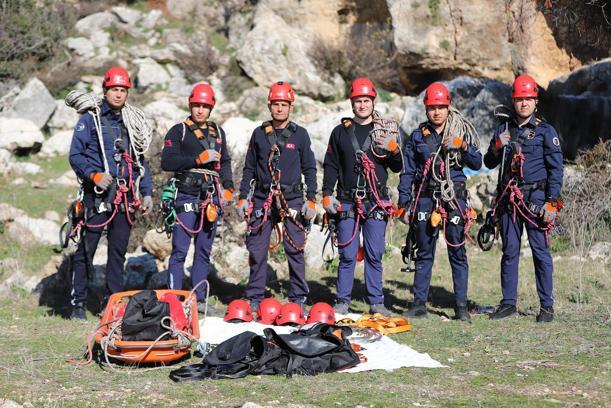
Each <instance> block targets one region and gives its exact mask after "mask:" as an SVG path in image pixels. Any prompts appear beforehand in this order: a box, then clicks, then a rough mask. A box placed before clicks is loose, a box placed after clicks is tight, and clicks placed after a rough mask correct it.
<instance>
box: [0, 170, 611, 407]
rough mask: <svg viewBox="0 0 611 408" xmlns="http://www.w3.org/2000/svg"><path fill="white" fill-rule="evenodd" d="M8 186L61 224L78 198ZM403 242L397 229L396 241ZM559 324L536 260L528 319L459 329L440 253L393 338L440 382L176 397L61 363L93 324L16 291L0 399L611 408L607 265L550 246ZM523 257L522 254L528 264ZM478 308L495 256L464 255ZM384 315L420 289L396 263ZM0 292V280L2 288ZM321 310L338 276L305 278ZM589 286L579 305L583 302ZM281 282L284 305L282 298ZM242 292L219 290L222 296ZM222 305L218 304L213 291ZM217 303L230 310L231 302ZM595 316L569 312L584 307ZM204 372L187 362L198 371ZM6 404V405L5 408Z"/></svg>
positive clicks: (133, 373)
mask: <svg viewBox="0 0 611 408" xmlns="http://www.w3.org/2000/svg"><path fill="white" fill-rule="evenodd" d="M63 163H64V164H62V163H61V161H60V160H54V159H52V160H40V161H38V164H41V166H43V169H44V170H45V175H40V176H32V177H30V178H28V180H30V181H32V180H33V181H39V182H41V183H43V185H44V181H45V180H44V179H45V177H49V178H52V177H57V176H58V175H60V174H62V173H63V172H64V171H65V170H66V167H65V162H63ZM8 183H9V180H6V179H4V180H0V191H2V193H1V197H0V198H1V199H0V202H8V203H10V204H11V205H14V206H16V207H19V208H21V209H23V210H25V211H26V212H28V214H30V215H33V216H40V215H41V214H42V213H44V211H45V210H47V209H54V210H56V211H58V212H60V213H61V211H62V209H63V207H64V205H65V198H66V197H67V196H68V194H70V193H73V191H72V189H66V191H64V190H61V189H55V188H43V189H38V190H36V191H37V192H38V193H37V194H34V196H33V198H32V197H30V198H28V197H29V196H28V195H27V194H30V193H31V192H30V190H29V189H26V188H23V191H21V190H20V189H21V187H16V188H13V187H10V185H9V184H8ZM403 233H404V231H403V229H402V226H395V227H394V230H393V234H392V241H393V242H394V244H395V245H400V243H401V241H402V238H401V235H402V234H403ZM554 248H557V249H558V251H560V252H557V253H555V256H556V259H555V268H556V270H555V285H556V288H555V297H556V307H555V308H556V311H557V316H556V320H555V321H554V322H553V323H551V324H546V325H540V324H537V323H535V321H534V319H535V314H536V312H537V310H538V299H537V297H536V291H535V288H534V273H533V265H532V258H530V257H528V256H525V257H523V258H522V260H521V264H520V271H521V276H520V286H519V291H520V300H519V306H520V311H521V312H522V315H521V316H520V317H518V318H512V319H508V320H504V321H499V322H492V321H490V320H488V319H487V318H486V317H485V316H481V315H480V316H475V317H474V319H473V323H472V324H464V323H459V322H456V321H454V320H451V319H448V317H451V316H452V315H453V311H452V303H453V295H452V284H451V282H452V281H451V275H450V269H449V264H448V261H447V256H446V254H445V249H443V248H438V252H437V254H438V259H437V261H436V264H435V268H434V276H433V280H432V290H431V302H430V311H431V312H432V313H431V316H430V318H429V319H426V320H415V321H413V322H412V324H413V331H412V332H410V333H407V334H400V335H396V336H394V338H395V339H396V340H397V341H399V342H401V343H405V344H407V345H409V346H411V347H413V348H414V349H416V350H417V351H420V352H426V353H429V354H430V355H431V356H432V357H433V358H435V359H437V360H439V361H440V362H442V363H443V364H445V365H447V368H443V369H422V368H405V369H401V370H396V371H394V372H383V371H373V372H366V373H359V374H325V375H320V376H317V377H293V378H292V379H290V380H287V379H286V378H284V377H280V376H274V377H272V376H261V377H248V378H245V379H241V380H222V381H206V382H197V383H181V384H175V383H173V382H172V381H170V380H169V379H168V372H169V369H168V368H160V369H155V370H142V369H141V370H122V371H120V372H112V371H106V370H103V369H102V368H100V367H98V366H96V365H93V364H92V365H90V366H87V367H75V366H73V365H71V364H69V363H67V362H66V361H65V359H66V358H67V357H71V356H78V355H79V354H80V351H81V350H82V346H83V344H84V342H85V338H86V336H87V334H88V333H89V332H90V331H91V330H92V329H93V328H94V326H95V324H96V322H97V318H95V317H93V316H91V315H90V316H89V321H88V322H87V323H77V322H72V321H68V320H65V319H62V318H61V317H59V316H53V315H51V314H50V313H49V311H48V310H47V309H46V308H43V307H39V306H38V299H37V297H36V296H35V295H30V294H27V293H26V292H25V291H24V290H22V289H20V288H14V290H13V292H12V293H9V294H4V295H0V333H1V334H0V399H1V398H9V399H12V400H15V401H17V402H19V403H22V404H24V403H25V404H26V405H27V406H51V407H54V406H78V407H80V406H184V405H189V406H191V405H193V406H239V405H241V404H243V403H244V402H246V401H253V402H257V403H259V404H262V405H272V406H287V405H291V404H293V406H324V407H328V406H333V407H334V406H357V405H359V406H364V407H389V406H390V407H393V406H397V407H399V406H476V405H481V406H495V407H497V406H517V405H527V406H564V405H580V406H605V405H606V406H610V405H611V404H610V403H609V401H610V400H611V381H610V379H611V376H610V375H609V370H610V369H611V359H610V356H611V352H610V349H609V348H610V343H609V334H610V330H609V328H610V321H611V312H610V309H609V293H610V288H611V277H610V275H609V265H604V264H602V263H596V262H592V261H587V262H582V261H580V260H576V259H573V258H571V256H570V254H569V253H568V252H567V248H566V246H562V245H555V246H554ZM527 252H528V251H527ZM51 255H53V253H52V251H51V248H50V247H40V248H38V247H30V248H21V247H19V246H17V245H15V244H14V243H12V242H11V241H10V240H8V238H7V237H6V236H5V234H2V233H1V231H0V259H3V258H6V257H18V258H19V259H21V260H22V262H23V263H25V265H26V267H27V269H28V270H30V271H31V273H36V271H38V270H40V266H41V265H44V263H45V262H46V260H47V259H48V258H49V257H50V256H51ZM469 257H470V258H469V259H470V270H471V276H470V285H469V290H470V299H471V300H472V301H473V302H475V303H478V304H481V305H495V304H496V303H497V302H498V301H499V299H500V288H499V276H498V275H499V272H498V269H499V267H498V264H499V260H500V253H499V251H498V249H496V248H495V249H493V250H492V251H490V252H488V253H482V252H481V251H479V250H477V249H476V248H474V247H472V246H470V247H469ZM384 262H385V288H386V290H387V293H386V303H387V305H388V306H392V308H393V309H394V311H396V312H401V311H403V310H404V309H405V308H406V307H407V304H408V303H407V302H408V300H411V298H412V296H411V293H410V289H411V281H412V279H413V278H412V275H409V274H405V273H402V272H400V271H399V269H400V266H401V260H400V257H398V256H392V255H390V254H388V255H387V256H386V257H385V261H384ZM0 278H1V277H0ZM309 279H310V284H311V288H312V298H313V300H314V301H318V300H325V301H332V297H333V292H334V288H335V279H334V271H330V272H325V273H322V274H310V277H309ZM579 282H581V296H579V292H580V291H579V289H578V287H579ZM284 288H286V282H281V285H280V289H279V291H278V292H279V293H280V294H282V293H284ZM239 289H240V288H239V287H236V286H232V285H225V286H224V290H231V291H237V290H239ZM213 292H214V291H213ZM215 295H216V297H218V298H225V296H223V293H216V294H215ZM363 295H364V287H363V275H362V267H361V266H359V268H358V271H357V281H356V284H355V298H356V301H355V302H354V304H353V305H354V307H355V308H356V309H357V310H359V311H365V308H366V305H365V303H364V302H363V301H362V298H363ZM580 298H581V299H584V300H585V301H586V302H587V303H583V304H577V303H574V302H575V301H576V299H580ZM194 361H197V359H191V360H190V362H194ZM0 401H1V400H0Z"/></svg>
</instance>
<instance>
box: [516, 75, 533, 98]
mask: <svg viewBox="0 0 611 408" xmlns="http://www.w3.org/2000/svg"><path fill="white" fill-rule="evenodd" d="M538 95H539V88H538V87H537V83H536V82H535V78H533V77H531V76H530V75H526V74H523V75H518V76H517V78H516V79H515V81H513V93H512V95H511V97H512V98H536V97H537V96H538Z"/></svg>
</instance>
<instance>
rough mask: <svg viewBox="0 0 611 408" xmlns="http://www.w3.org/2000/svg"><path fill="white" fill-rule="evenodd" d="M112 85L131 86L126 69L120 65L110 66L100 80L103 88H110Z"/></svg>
mask: <svg viewBox="0 0 611 408" xmlns="http://www.w3.org/2000/svg"><path fill="white" fill-rule="evenodd" d="M113 86H122V87H125V88H131V87H132V80H131V79H130V78H129V74H128V73H127V71H126V70H124V69H123V68H121V67H112V68H110V69H109V70H108V71H106V74H105V75H104V80H103V81H102V87H103V88H112V87H113Z"/></svg>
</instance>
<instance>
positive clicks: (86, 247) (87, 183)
mask: <svg viewBox="0 0 611 408" xmlns="http://www.w3.org/2000/svg"><path fill="white" fill-rule="evenodd" d="M131 86H132V84H131V79H130V77H129V74H128V73H127V71H126V70H124V69H123V68H121V67H112V68H110V69H109V70H108V72H106V74H105V75H104V80H103V82H102V87H103V89H104V100H103V102H102V104H101V106H100V107H99V115H97V114H93V113H91V114H90V113H85V114H83V115H81V117H80V118H79V120H78V122H77V124H76V126H75V128H74V135H73V137H72V144H71V146H70V153H69V160H70V165H71V166H72V169H73V170H74V172H75V173H76V175H77V176H78V177H79V178H80V179H81V180H83V183H82V189H83V203H84V204H85V207H86V209H87V211H86V214H87V220H86V222H87V225H86V226H85V229H84V234H83V238H82V239H81V241H80V243H79V246H78V249H77V251H76V253H75V254H74V261H73V267H74V275H73V280H72V293H71V295H72V300H71V302H72V305H73V310H72V314H71V318H72V319H79V320H85V319H86V315H85V307H86V301H87V277H88V273H87V270H88V269H90V268H92V266H93V265H92V264H91V260H92V259H93V256H94V254H95V251H96V249H97V246H98V243H99V241H100V238H101V236H102V232H103V230H104V229H105V228H106V229H107V232H108V261H107V263H106V297H108V296H109V295H110V294H112V293H116V292H120V291H121V290H123V274H124V267H123V264H124V263H125V253H126V252H127V244H128V241H129V235H130V231H131V225H132V223H133V212H134V211H135V210H136V209H137V208H138V207H139V208H140V209H141V210H142V211H143V213H145V214H146V213H148V212H149V210H150V209H151V207H152V205H153V201H152V198H151V197H152V194H153V184H152V179H151V173H150V171H149V169H148V164H147V162H146V160H145V159H144V156H143V155H142V154H140V153H138V152H136V151H135V149H134V144H133V140H132V139H133V138H134V137H135V135H132V134H130V133H129V130H128V127H127V126H126V124H125V122H124V117H123V108H124V105H125V102H126V101H127V96H128V92H129V89H130V88H131ZM98 118H99V124H101V126H100V127H99V130H100V131H98V125H99V124H98V122H97V120H98ZM120 187H125V188H127V189H128V191H126V193H125V194H126V200H127V201H128V205H127V206H126V204H125V202H124V201H121V202H122V203H123V204H121V205H118V204H115V201H117V200H116V196H117V191H118V189H119V188H120ZM138 190H139V193H138ZM139 195H142V196H143V197H144V198H143V199H142V202H141V203H140V201H139ZM126 207H127V208H126Z"/></svg>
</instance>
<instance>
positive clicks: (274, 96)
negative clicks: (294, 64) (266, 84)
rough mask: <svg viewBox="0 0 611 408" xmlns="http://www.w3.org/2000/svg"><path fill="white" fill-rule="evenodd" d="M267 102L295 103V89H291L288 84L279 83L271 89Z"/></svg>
mask: <svg viewBox="0 0 611 408" xmlns="http://www.w3.org/2000/svg"><path fill="white" fill-rule="evenodd" d="M267 101H268V102H273V101H286V102H290V103H293V102H295V92H293V88H291V85H289V83H288V82H282V81H278V82H276V83H275V84H273V85H272V86H271V88H269V94H268V95H267Z"/></svg>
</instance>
